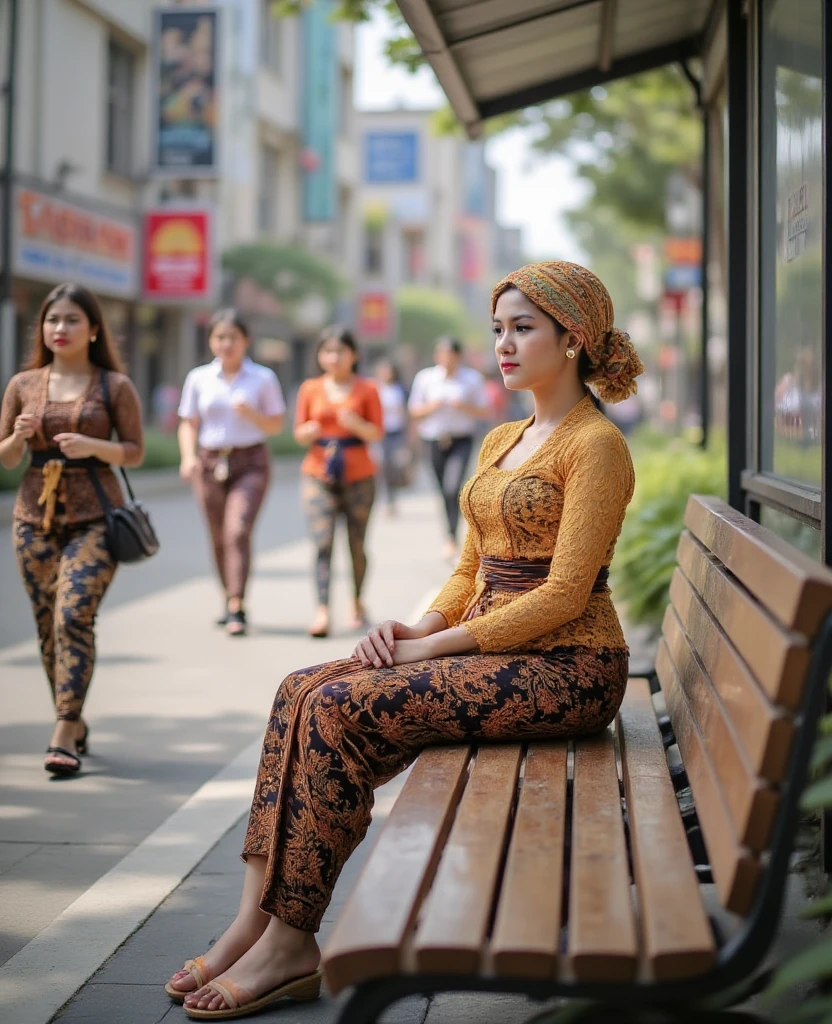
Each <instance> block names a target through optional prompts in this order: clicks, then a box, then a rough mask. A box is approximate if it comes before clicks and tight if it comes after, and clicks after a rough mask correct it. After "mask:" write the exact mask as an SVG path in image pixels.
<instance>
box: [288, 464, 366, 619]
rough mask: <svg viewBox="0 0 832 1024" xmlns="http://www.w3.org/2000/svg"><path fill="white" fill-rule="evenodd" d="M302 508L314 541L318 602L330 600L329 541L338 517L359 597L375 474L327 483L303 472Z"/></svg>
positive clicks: (333, 536) (355, 590)
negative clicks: (342, 520) (342, 523)
mask: <svg viewBox="0 0 832 1024" xmlns="http://www.w3.org/2000/svg"><path fill="white" fill-rule="evenodd" d="M301 494H302V498H303V510H304V512H305V514H306V518H307V521H308V523H309V531H310V533H311V534H312V540H313V541H314V543H315V583H316V587H317V592H318V604H329V581H330V573H331V566H332V545H333V542H334V540H335V526H336V524H337V522H338V517H339V516H342V515H343V517H344V518H345V519H346V521H347V540H348V541H349V546H350V558H351V559H352V575H353V581H354V584H355V588H354V591H353V593H354V595H355V599H356V600H358V598H360V597H361V590H362V588H363V587H364V577H365V576H366V575H367V552H366V550H365V548H364V538H365V536H366V534H367V524H368V523H369V521H370V512H372V510H373V502H374V501H375V496H376V481H375V478H374V477H371V476H370V477H367V478H366V479H364V480H356V481H354V482H353V483H348V484H328V483H325V482H324V481H323V480H319V479H318V478H317V477H314V476H303V477H302V484H301Z"/></svg>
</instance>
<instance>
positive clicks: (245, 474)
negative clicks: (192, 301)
mask: <svg viewBox="0 0 832 1024" xmlns="http://www.w3.org/2000/svg"><path fill="white" fill-rule="evenodd" d="M210 332H211V333H210V335H209V338H208V345H209V347H210V349H211V352H212V353H213V355H214V359H213V361H212V362H210V363H208V364H206V365H205V366H198V367H196V368H195V369H193V370H191V372H190V373H189V374H188V376H187V377H186V378H185V384H184V387H183V388H182V398H181V400H180V403H179V417H180V420H179V451H180V455H181V460H182V461H181V463H180V467H179V474H180V476H181V477H182V479H183V480H187V481H190V482H192V483H193V484H194V489H195V491H196V494H197V497H198V499H199V501H200V503H201V504H202V508H203V511H204V512H205V518H206V520H207V522H208V529H209V531H210V534H211V543H212V546H213V549H214V559H215V561H216V565H217V572H218V573H219V577H220V582H221V583H222V588H223V592H224V594H225V610H224V612H223V614H222V615H221V617H220V618H219V619H218V620H217V625H219V626H225V629H226V632H227V633H228V634H229V636H244V635H245V633H246V624H247V623H246V608H245V596H246V584H247V583H248V577H249V572H250V570H251V533H252V530H253V529H254V523H255V521H256V519H257V514H258V513H259V511H260V507H261V505H262V504H263V498H264V497H265V496H266V491H267V490H268V486H269V450H268V448H267V446H266V438H267V437H269V436H271V435H272V434H277V433H279V432H280V431H281V430H282V428H283V420H284V416H285V413H286V405H285V403H284V401H283V393H282V391H281V389H280V382H279V381H278V379H277V376H276V375H275V373H274V371H273V370H270V369H269V368H268V367H267V366H261V365H260V364H259V363H255V362H253V361H252V360H251V359H250V358H249V357H248V355H247V352H248V347H249V340H250V336H249V330H248V327H247V326H246V323H245V321H244V320H243V319H242V317H241V316H240V314H239V313H238V312H237V310H236V309H220V310H218V311H217V312H216V313H215V314H214V315H213V317H212V318H211V324H210Z"/></svg>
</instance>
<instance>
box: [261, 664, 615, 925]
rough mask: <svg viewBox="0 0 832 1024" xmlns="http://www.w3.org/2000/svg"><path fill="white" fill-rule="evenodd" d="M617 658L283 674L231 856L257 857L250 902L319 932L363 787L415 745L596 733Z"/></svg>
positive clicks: (366, 818)
mask: <svg viewBox="0 0 832 1024" xmlns="http://www.w3.org/2000/svg"><path fill="white" fill-rule="evenodd" d="M627 669H628V657H627V652H626V651H625V650H620V649H617V650H610V649H591V648H577V647H575V648H567V647H562V648H559V649H558V650H557V651H555V652H547V653H541V654H515V655H511V654H502V655H501V654H472V655H464V656H458V657H450V658H436V659H433V660H431V661H424V662H417V663H415V664H412V665H401V666H398V667H395V668H381V669H375V668H371V669H368V668H363V667H362V666H361V665H360V664H359V663H358V662H357V661H355V660H352V659H351V660H346V661H335V662H330V663H329V664H325V665H317V666H315V667H313V668H307V669H303V670H301V671H300V672H294V673H292V674H291V675H289V676H287V678H286V679H285V680H284V682H283V684H282V685H281V687H280V689H279V690H278V691H277V696H276V697H275V702H274V706H273V708H272V714H271V717H270V719H269V724H268V727H267V729H266V737H265V740H264V742H263V753H262V756H261V760H260V769H259V772H258V776H257V785H256V788H255V792H254V800H253V802H252V808H251V817H250V819H249V824H248V831H247V833H246V839H245V844H244V847H243V857H244V858H245V857H247V856H249V855H252V854H257V855H260V856H264V857H267V858H268V866H267V871H266V880H265V885H264V889H263V896H262V901H261V903H260V906H261V907H262V909H263V910H264V911H266V912H268V913H270V914H274V915H275V916H277V917H279V918H281V920H283V921H286V922H287V923H288V924H290V925H292V926H293V927H295V928H301V929H304V930H306V931H312V932H314V931H317V930H318V928H319V927H320V923H321V918H322V917H323V914H324V911H325V910H326V907H327V905H328V904H329V901H330V898H331V896H332V890H333V888H334V886H335V883H336V881H337V879H338V875H339V874H340V872H341V869H342V867H343V866H344V864H345V862H346V860H347V858H348V857H349V856H350V854H351V853H352V851H353V850H354V849H355V848H356V846H357V845H358V844H359V843H360V842H361V840H362V839H363V838H364V835H365V833H366V831H367V828H368V826H369V824H370V812H371V810H372V806H373V790H374V789H375V788H376V787H377V786H380V785H381V784H382V783H383V782H387V781H388V780H389V779H391V778H393V777H394V776H395V775H397V774H398V773H399V772H401V771H403V770H404V769H405V768H406V767H407V766H408V765H409V764H410V763H411V762H412V761H413V760H414V759H415V758H416V756H417V754H418V753H419V751H420V750H422V749H423V748H424V747H426V746H431V745H436V744H442V743H462V742H466V741H469V740H473V739H483V740H492V741H500V740H502V741H506V740H520V739H547V738H554V737H564V736H579V735H584V734H588V733H593V732H597V731H598V730H600V729H603V728H604V727H605V726H607V725H608V724H609V723H610V722H611V721H612V720H613V718H614V717H615V714H616V712H617V711H618V708H619V706H620V704H621V701H622V699H623V697H624V690H625V687H626V685H627Z"/></svg>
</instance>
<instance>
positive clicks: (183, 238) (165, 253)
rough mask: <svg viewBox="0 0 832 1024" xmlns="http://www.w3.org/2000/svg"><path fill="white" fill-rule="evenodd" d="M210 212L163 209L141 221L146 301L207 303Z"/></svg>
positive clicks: (209, 291)
mask: <svg viewBox="0 0 832 1024" xmlns="http://www.w3.org/2000/svg"><path fill="white" fill-rule="evenodd" d="M212 261H213V254H212V245H211V211H210V210H194V209H180V210H174V209H171V208H170V207H164V208H162V209H159V210H150V211H148V212H147V213H146V214H145V222H144V262H143V268H142V269H143V273H142V278H143V280H142V290H143V292H144V296H145V298H146V299H168V300H179V301H190V302H193V301H197V302H198V301H204V302H208V301H210V300H211V297H212V291H213V287H214V281H213V279H214V274H213V265H212Z"/></svg>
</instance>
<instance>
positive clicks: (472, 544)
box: [430, 396, 634, 653]
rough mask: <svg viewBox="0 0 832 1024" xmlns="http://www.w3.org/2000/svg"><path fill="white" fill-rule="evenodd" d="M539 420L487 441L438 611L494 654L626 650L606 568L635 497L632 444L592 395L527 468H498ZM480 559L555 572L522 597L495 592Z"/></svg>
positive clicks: (468, 488) (464, 502) (463, 501)
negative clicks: (545, 564) (572, 649)
mask: <svg viewBox="0 0 832 1024" xmlns="http://www.w3.org/2000/svg"><path fill="white" fill-rule="evenodd" d="M531 422H532V420H530V419H529V420H523V421H522V422H519V423H506V424H504V425H503V426H501V427H497V428H496V429H495V430H492V431H491V432H490V433H489V434H488V436H487V437H486V438H485V440H484V441H483V445H482V451H481V452H480V457H479V463H478V465H477V472H476V474H475V475H474V476H473V477H472V478H471V479H470V480H469V481H468V483H467V484H466V485H465V488H464V489H463V491H462V495H461V497H460V506H461V508H462V513H463V515H464V516H465V519H466V521H467V523H468V535H467V537H466V539H465V546H464V547H463V550H462V556H461V558H460V561H459V565H458V566H457V569H456V571H455V572H454V573H453V575H452V576H451V578H450V579H449V580H448V582H447V583H446V584H445V586H444V587H443V588H442V591H441V592H440V594H439V596H438V597H437V598H436V600H435V601H434V602H433V604H432V605H431V607H430V610H431V611H436V612H439V613H440V614H441V615H443V616H444V618H445V619H446V621H447V623H448V625H449V626H457V625H462V626H464V627H465V628H466V629H467V630H468V631H469V633H471V635H472V636H473V637H474V639H475V640H476V641H477V644H478V646H479V649H480V650H481V651H483V652H486V653H495V652H500V651H551V650H554V649H555V648H557V647H578V646H580V647H595V648H601V647H604V648H607V649H621V648H624V649H626V644H625V642H624V634H623V632H622V630H621V624H620V623H619V621H618V615H617V613H616V611H615V607H614V605H613V603H612V597H611V595H610V592H609V588H608V587H607V586H606V583H605V578H606V575H605V572H604V571H603V570H605V569H607V568H608V567H609V564H610V562H611V560H612V556H613V553H614V551H615V543H616V541H617V539H618V535H619V533H620V532H621V525H622V523H623V521H624V513H625V511H626V508H627V505H628V504H629V502H630V499H631V498H632V496H633V484H634V475H633V464H632V460H631V458H630V452H629V450H628V448H627V444H626V442H625V440H624V438H623V436H622V435H621V432H620V431H619V430H618V428H617V427H616V426H615V425H614V424H613V423H611V422H610V421H609V420H608V419H607V418H606V417H605V416H604V415H603V414H602V413H600V412H599V411H598V410H597V409H596V408H595V406H594V405H593V403H592V399H591V398H590V397H589V396H587V397H586V398H584V399H582V400H581V401H580V402H578V404H577V405H576V406H575V407H574V408H573V409H572V410H571V411H570V412H569V413H568V414H567V415H566V416H565V417H564V418H563V420H562V421H561V423H560V424H559V425H558V426H557V428H556V429H555V430H554V431H553V432H552V434H550V436H549V437H548V438H547V439H546V441H544V442H543V444H542V445H541V446H540V447H539V448H538V449H537V451H536V452H534V453H533V454H532V455H531V456H530V457H529V458H528V459H527V460H526V461H525V462H524V463H522V465H520V466H517V467H516V468H514V469H510V470H501V469H498V468H497V463H498V462H499V461H500V459H501V458H502V457H503V456H504V455H505V454H506V452H508V451H509V450H510V449H511V448H513V447H514V445H515V444H517V442H518V440H519V439H520V437H521V435H522V433H523V431H524V430H525V429H526V427H527V426H529V424H530V423H531ZM481 558H485V559H506V560H509V559H510V560H528V561H531V562H534V561H537V562H538V563H539V562H540V561H541V560H542V559H549V560H550V562H551V565H550V568H549V572H548V575H547V576H546V577H545V578H543V579H541V581H540V583H539V585H537V586H533V588H532V589H525V590H521V591H520V592H517V590H515V589H504V588H499V589H498V588H497V587H496V586H490V585H489V584H488V583H487V582H486V578H485V572H484V571H483V568H482V567H481V564H480V559H481ZM535 582H536V581H535Z"/></svg>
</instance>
